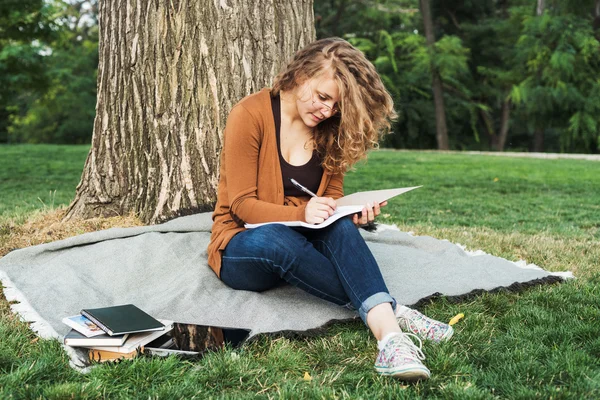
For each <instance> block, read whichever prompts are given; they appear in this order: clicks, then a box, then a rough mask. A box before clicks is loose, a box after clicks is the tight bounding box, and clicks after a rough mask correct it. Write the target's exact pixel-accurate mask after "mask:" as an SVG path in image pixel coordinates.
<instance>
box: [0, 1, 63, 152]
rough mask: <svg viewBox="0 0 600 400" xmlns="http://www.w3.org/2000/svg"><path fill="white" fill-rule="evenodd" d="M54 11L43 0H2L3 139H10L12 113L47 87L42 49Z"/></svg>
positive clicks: (0, 102) (0, 93) (50, 30)
mask: <svg viewBox="0 0 600 400" xmlns="http://www.w3.org/2000/svg"><path fill="white" fill-rule="evenodd" d="M51 14H52V7H51V6H50V5H49V4H47V3H44V2H43V0H3V1H2V2H0V143H3V142H8V141H9V137H8V126H9V124H10V118H11V116H13V115H19V114H20V113H22V112H23V109H24V108H25V105H26V104H27V103H28V102H29V101H30V99H31V98H32V97H36V96H38V95H39V94H40V93H43V92H44V91H45V89H46V87H47V84H48V83H47V79H46V77H45V75H44V73H43V71H44V62H43V55H42V52H43V51H44V49H45V47H46V43H47V42H48V41H50V40H51V39H52V37H53V32H54V30H55V29H54V27H53V22H52V18H51Z"/></svg>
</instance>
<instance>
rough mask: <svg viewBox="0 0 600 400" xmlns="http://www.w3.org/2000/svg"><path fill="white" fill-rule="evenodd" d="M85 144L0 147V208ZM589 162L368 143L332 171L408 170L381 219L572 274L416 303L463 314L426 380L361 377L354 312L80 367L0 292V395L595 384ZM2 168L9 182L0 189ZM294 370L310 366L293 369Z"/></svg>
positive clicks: (571, 388) (404, 394)
mask: <svg viewBox="0 0 600 400" xmlns="http://www.w3.org/2000/svg"><path fill="white" fill-rule="evenodd" d="M9 153H10V155H9V156H7V154H9ZM25 153H27V154H25ZM47 154H54V155H55V156H56V158H54V159H57V158H59V159H61V161H62V162H64V163H65V164H64V165H65V167H64V171H63V172H61V171H60V170H59V169H55V170H54V171H55V172H54V173H53V174H52V175H53V176H56V177H57V178H56V179H54V180H50V181H49V182H51V183H49V184H48V183H46V182H44V181H43V179H40V177H41V176H43V174H38V171H44V170H45V169H46V170H47V168H49V167H47V166H46V165H45V163H46V162H51V160H52V159H53V158H50V157H48V158H46V155H47ZM58 154H61V156H57V155H58ZM86 154H87V148H86V147H66V146H65V147H63V146H44V147H43V148H42V147H40V148H38V147H36V146H19V147H8V148H7V147H0V160H1V161H0V163H1V164H2V165H13V164H16V162H17V161H18V160H25V159H26V158H27V157H28V158H29V159H30V160H31V161H30V162H31V164H33V165H36V167H35V168H31V167H28V166H27V165H24V166H23V167H22V168H21V170H22V171H28V170H29V171H30V173H31V175H32V177H33V179H32V180H29V178H28V173H27V172H25V173H24V174H22V175H20V179H13V177H12V175H10V174H6V173H5V172H4V171H0V179H2V180H1V182H2V196H1V197H0V210H2V211H1V212H0V218H13V219H14V218H18V219H22V218H23V216H24V215H25V214H26V212H29V211H28V210H32V209H34V208H35V207H38V208H40V207H43V206H42V205H41V203H40V202H36V199H35V198H32V196H38V197H39V196H40V194H43V193H44V192H45V191H48V190H54V189H56V190H57V193H58V192H59V191H64V192H65V193H67V195H66V196H65V197H64V198H63V199H62V200H60V201H58V200H57V198H58V194H57V196H56V197H55V202H54V204H55V205H59V204H66V203H68V201H69V199H70V197H71V196H72V195H73V193H74V188H75V185H76V184H77V181H78V179H79V175H80V171H79V170H80V169H81V167H82V165H83V161H84V159H85V155H86ZM36 157H38V159H37V160H36ZM44 159H46V160H49V161H44ZM28 163H29V161H28ZM68 165H70V166H68ZM53 168H54V167H53ZM598 172H600V163H597V162H591V161H577V160H553V161H549V160H535V159H526V158H519V159H517V158H505V157H486V156H470V155H460V154H436V153H426V152H425V153H419V152H391V151H381V152H375V153H372V154H371V156H370V160H369V162H368V163H367V164H366V165H361V166H359V168H358V170H357V171H356V172H354V173H351V174H350V175H349V176H348V178H347V181H346V188H347V192H352V191H356V190H362V189H363V188H364V189H368V188H370V189H376V188H381V187H400V186H412V185H423V186H424V187H423V188H421V189H418V190H416V191H413V192H410V193H407V194H404V195H402V196H399V197H398V198H396V199H394V200H392V201H391V202H390V205H389V206H388V207H386V208H384V209H383V212H384V213H386V214H390V215H389V216H388V217H385V218H384V220H385V221H386V222H390V223H396V224H398V225H399V226H400V227H401V229H404V230H413V231H415V232H416V233H417V234H429V235H432V236H436V237H440V238H447V239H449V240H452V241H454V242H461V243H463V244H466V245H467V246H468V247H470V248H473V249H476V248H481V249H483V250H485V251H488V252H490V253H492V254H496V255H501V256H503V257H507V258H509V259H518V258H525V259H527V261H529V262H535V263H537V264H538V265H541V266H543V267H545V268H547V269H551V270H565V269H569V270H575V271H576V273H577V275H578V276H579V277H580V278H579V279H577V280H574V281H570V282H568V283H564V284H560V285H553V286H542V287H536V288H533V289H529V290H525V291H523V292H521V293H498V294H489V293H487V294H484V295H481V296H477V297H475V298H473V299H471V300H469V301H464V302H461V303H453V302H450V301H448V300H447V299H443V298H442V299H438V300H436V301H434V302H433V303H431V304H429V305H427V306H426V307H424V309H423V310H422V311H424V312H425V313H427V314H428V315H430V316H432V317H434V318H438V319H441V320H448V319H449V318H450V317H452V316H454V315H455V314H457V313H459V312H462V313H464V314H465V318H464V319H463V320H461V322H459V323H458V324H457V325H455V329H456V332H455V336H454V338H453V340H452V341H451V342H449V343H444V344H441V345H431V344H426V345H425V346H424V350H425V354H426V356H427V359H426V361H425V363H426V365H427V366H428V367H429V368H430V369H431V370H432V373H433V376H432V378H431V379H430V380H428V381H426V382H422V383H419V384H416V385H405V384H403V383H401V382H397V381H394V380H391V379H388V378H383V377H379V376H377V374H375V372H374V371H373V361H374V358H375V341H374V339H373V338H372V337H371V336H370V335H369V333H368V331H367V330H366V329H365V328H364V326H362V325H361V324H360V323H345V324H336V325H334V326H332V327H330V328H329V329H328V330H327V332H326V333H325V334H323V335H320V336H316V337H311V338H304V339H288V338H276V339H272V338H260V339H259V340H257V341H255V342H253V343H249V344H247V345H245V346H244V347H243V348H241V349H238V350H235V351H234V350H232V349H227V350H224V351H220V352H215V353H211V354H209V355H208V356H206V357H205V358H203V359H202V360H200V361H196V362H190V361H180V360H177V359H175V358H169V359H156V358H150V357H142V358H140V359H136V360H132V361H126V362H121V363H117V364H112V365H102V366H100V367H98V368H95V369H93V370H92V371H91V372H90V373H89V374H86V375H82V374H79V373H77V372H75V371H73V370H72V369H70V368H69V366H68V358H67V357H66V355H65V354H64V353H63V351H62V349H61V346H60V345H59V343H58V342H57V341H49V340H39V341H36V340H35V335H34V334H33V333H32V332H31V331H30V330H29V329H28V328H27V326H26V325H25V324H23V323H21V322H19V321H18V318H17V317H15V316H14V315H13V314H12V313H10V312H9V310H8V305H7V303H6V302H5V301H0V398H3V399H4V398H54V399H63V398H124V399H125V398H144V399H146V398H198V399H204V398H232V399H238V398H256V397H259V398H289V399H297V398H353V399H354V398H364V399H374V398H385V399H396V398H399V399H402V398H407V399H408V398H410V399H413V398H441V399H504V398H510V399H532V398H533V399H535V398H539V399H549V398H553V399H582V398H599V397H600V337H599V335H598V332H600V322H598V321H600V305H599V304H600V302H599V300H598V299H600V250H598V249H599V248H600V232H599V230H600V213H599V211H600V210H599V208H598V206H599V205H600V200H598V199H600V185H599V184H600V177H599V175H600V174H598ZM59 178H60V179H59ZM495 178H497V180H496V181H495ZM69 180H70V181H71V182H72V183H71V184H70V185H71V186H69V184H68V182H69ZM17 181H22V183H23V186H20V187H23V188H27V190H28V191H27V192H24V191H22V190H21V189H19V186H18V185H17ZM5 182H9V183H11V182H12V183H11V185H12V186H11V187H12V188H13V189H11V190H9V191H6V192H5V186H4V183H5ZM63 185H64V186H63ZM23 193H26V194H23ZM16 207H19V210H20V211H18V212H17V213H16V214H15V211H14V210H15V208H16ZM26 207H30V208H26ZM25 210H27V211H25ZM11 213H12V214H11ZM2 215H3V216H4V217H2ZM7 215H8V216H10V217H7ZM15 215H16V217H15ZM305 372H309V373H310V375H311V376H312V378H313V379H312V381H310V382H307V381H304V380H303V375H304V373H305Z"/></svg>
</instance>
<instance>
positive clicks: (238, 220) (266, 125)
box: [208, 88, 344, 276]
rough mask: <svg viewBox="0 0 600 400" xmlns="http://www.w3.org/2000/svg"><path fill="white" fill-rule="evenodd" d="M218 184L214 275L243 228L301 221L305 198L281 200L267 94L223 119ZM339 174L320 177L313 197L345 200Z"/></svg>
mask: <svg viewBox="0 0 600 400" xmlns="http://www.w3.org/2000/svg"><path fill="white" fill-rule="evenodd" d="M223 140H224V146H223V151H222V153H221V168H220V180H219V187H218V192H217V204H216V205H215V211H214V212H213V215H212V219H213V226H212V233H211V236H210V243H209V244H208V265H210V267H211V268H212V269H213V270H214V271H215V273H216V274H217V275H218V276H219V275H220V270H221V255H222V251H223V250H224V249H225V247H226V246H227V243H229V241H230V240H231V238H232V237H233V236H234V235H236V234H237V233H239V232H241V231H243V230H245V228H244V223H260V222H270V221H297V220H299V221H304V220H305V218H304V209H305V208H306V203H307V202H308V200H309V198H308V197H284V194H283V181H282V178H281V167H280V164H279V155H278V152H277V138H276V133H275V120H274V118H273V112H272V109H271V89H270V88H265V89H262V90H261V91H260V92H258V93H254V94H251V95H249V96H247V97H245V98H243V99H242V100H241V101H240V102H239V103H237V104H236V105H235V106H234V107H233V109H232V110H231V113H230V114H229V118H228V119H227V125H226V126H225V132H224V139H223ZM343 186H344V176H343V174H336V175H331V174H328V173H326V172H324V173H323V177H322V178H321V184H320V185H319V189H318V191H317V193H316V194H317V196H324V197H332V198H334V199H337V198H340V197H342V196H343V195H344V191H343Z"/></svg>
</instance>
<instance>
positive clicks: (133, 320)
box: [81, 304, 165, 336]
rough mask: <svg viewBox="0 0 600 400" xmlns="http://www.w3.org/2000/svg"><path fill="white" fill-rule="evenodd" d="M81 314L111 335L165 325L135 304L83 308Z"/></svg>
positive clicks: (155, 328) (143, 330) (142, 330)
mask: <svg viewBox="0 0 600 400" xmlns="http://www.w3.org/2000/svg"><path fill="white" fill-rule="evenodd" d="M81 315H83V316H84V317H86V318H88V319H89V320H91V321H92V322H94V323H95V324H96V325H98V326H99V327H100V328H101V329H102V330H103V331H104V332H106V333H108V334H109V335H110V336H114V335H124V334H125V333H135V332H146V331H159V330H164V329H165V326H164V325H163V324H162V323H161V322H160V321H157V320H156V319H155V318H153V317H151V316H150V315H148V314H146V313H145V312H144V311H142V310H140V309H139V308H137V307H136V306H134V305H133V304H125V305H122V306H113V307H103V308H91V309H85V310H81Z"/></svg>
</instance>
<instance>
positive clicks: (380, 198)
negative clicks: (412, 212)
mask: <svg viewBox="0 0 600 400" xmlns="http://www.w3.org/2000/svg"><path fill="white" fill-rule="evenodd" d="M420 187H421V186H413V187H407V188H397V189H384V190H371V191H368V192H356V193H352V194H349V195H348V196H344V197H341V198H339V199H337V200H336V201H335V202H336V203H337V205H338V206H364V205H365V204H367V203H371V204H373V203H375V202H376V201H377V202H378V203H380V204H381V203H383V202H384V201H386V200H389V199H391V198H392V197H396V196H398V195H401V194H402V193H406V192H409V191H411V190H413V189H417V188H420Z"/></svg>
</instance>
